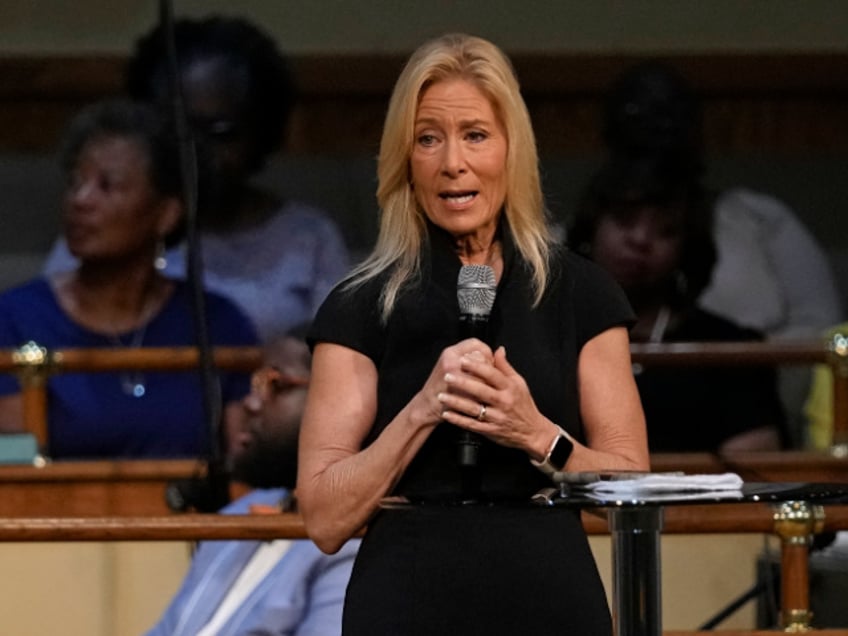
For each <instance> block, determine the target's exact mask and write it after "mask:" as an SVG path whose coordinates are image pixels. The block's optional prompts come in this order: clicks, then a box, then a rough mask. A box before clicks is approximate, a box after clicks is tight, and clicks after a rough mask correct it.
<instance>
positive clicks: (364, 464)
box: [297, 340, 490, 553]
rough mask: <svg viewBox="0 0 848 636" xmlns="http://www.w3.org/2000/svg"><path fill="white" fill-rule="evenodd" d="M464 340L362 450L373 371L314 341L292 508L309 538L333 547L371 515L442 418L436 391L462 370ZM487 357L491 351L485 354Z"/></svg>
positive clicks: (373, 392) (371, 409) (358, 357)
mask: <svg viewBox="0 0 848 636" xmlns="http://www.w3.org/2000/svg"><path fill="white" fill-rule="evenodd" d="M475 349H480V350H484V351H488V350H487V348H486V347H485V345H483V344H482V343H480V342H479V341H473V340H467V341H463V342H462V343H459V344H458V345H455V346H453V347H449V348H448V349H446V350H445V351H444V352H443V353H442V355H441V357H440V358H439V361H438V362H437V363H436V365H435V367H434V369H433V371H432V372H431V374H430V377H429V378H428V379H427V381H426V382H425V384H424V386H423V387H422V388H421V390H420V391H419V392H418V393H417V394H416V395H415V396H414V397H413V398H412V400H410V402H409V403H408V404H407V405H406V406H405V407H404V408H403V409H402V410H401V411H400V412H399V413H398V414H397V416H396V417H395V418H394V419H393V420H392V421H391V422H390V423H389V424H388V425H387V426H386V428H385V429H384V430H383V431H382V432H381V433H380V435H379V436H378V437H377V439H376V440H375V441H374V442H373V443H372V444H370V445H369V446H368V447H367V448H365V449H363V448H362V444H363V440H364V439H365V437H366V435H367V434H368V432H369V431H370V430H371V427H372V426H373V425H374V417H375V414H376V412H377V369H376V368H375V367H374V364H373V362H372V361H371V360H370V359H369V358H368V357H367V356H365V355H363V354H361V353H358V352H356V351H353V350H352V349H348V348H346V347H342V346H339V345H334V344H326V343H322V344H319V345H318V346H317V347H316V348H315V352H314V356H313V360H312V379H311V381H310V387H309V394H308V397H307V402H306V410H305V413H304V417H303V423H302V425H301V432H300V451H299V456H298V479H297V496H298V505H299V507H300V510H301V513H302V514H303V517H304V522H305V523H306V529H307V532H308V533H309V536H310V537H311V538H312V540H313V541H315V543H316V544H317V545H318V547H319V548H321V550H323V551H325V552H330V553H332V552H335V551H337V550H338V549H339V548H340V547H341V546H342V544H343V543H344V542H345V541H346V540H347V539H349V538H350V537H351V536H353V535H354V534H355V533H356V532H357V531H358V530H359V529H360V528H362V527H363V526H364V525H365V524H366V523H367V522H368V520H369V519H370V517H371V516H372V515H373V514H374V512H376V510H377V509H378V507H379V505H380V500H381V499H382V498H383V497H384V496H385V495H386V494H387V493H389V492H390V491H391V489H392V488H393V486H394V485H395V484H396V483H397V481H398V480H399V479H400V477H401V475H403V472H404V470H405V469H406V467H407V466H408V465H409V463H410V462H411V461H412V459H413V457H414V456H415V454H416V453H417V452H418V450H419V449H420V448H421V446H422V445H423V444H424V441H425V440H426V439H427V437H428V436H429V435H430V433H431V432H432V431H433V429H434V428H435V427H436V425H437V424H438V423H439V421H440V420H441V410H442V407H441V404H440V403H439V400H438V395H439V394H440V393H441V392H443V391H445V390H446V384H445V379H444V378H445V376H446V375H447V374H449V373H454V374H457V373H461V371H460V362H459V360H460V359H461V357H462V355H463V353H465V352H468V351H471V350H475ZM489 355H490V354H489Z"/></svg>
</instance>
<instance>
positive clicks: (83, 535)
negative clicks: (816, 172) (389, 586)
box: [0, 337, 848, 636]
mask: <svg viewBox="0 0 848 636" xmlns="http://www.w3.org/2000/svg"><path fill="white" fill-rule="evenodd" d="M631 353H632V357H633V360H634V361H635V362H639V363H641V364H644V365H664V366H670V365H690V366H692V365H714V366H722V365H727V366H734V365H740V364H742V365H769V366H777V365H811V364H820V363H823V364H828V365H830V366H831V368H832V369H833V381H834V437H833V442H834V445H833V452H831V453H816V452H800V451H799V452H778V453H746V454H739V453H736V454H727V455H721V456H719V455H713V454H707V453H695V454H687V455H678V454H674V455H672V454H655V455H653V456H652V470H654V471H666V470H683V471H684V472H687V473H704V472H723V471H727V470H731V471H734V472H738V473H739V474H740V475H741V476H742V477H743V478H744V479H746V480H751V481H768V480H774V481H839V482H843V483H844V482H846V481H848V460H846V454H845V451H846V450H848V347H846V345H845V338H844V337H841V340H839V339H838V338H835V339H833V340H832V341H830V342H827V343H822V342H819V341H814V342H813V341H811V342H781V343H773V342H749V343H717V342H713V343H663V344H639V345H637V344H634V345H632V347H631ZM213 360H214V363H215V365H216V367H217V368H219V369H224V370H234V371H245V372H247V371H251V370H252V369H254V368H256V367H258V366H259V364H260V363H261V352H260V350H259V349H258V348H255V347H219V348H216V349H215V350H214V352H213ZM198 362H199V355H198V352H197V350H196V349H194V348H190V347H177V348H140V349H63V350H56V351H46V350H44V349H42V348H40V347H38V345H37V344H35V343H30V344H28V345H27V346H25V347H22V348H21V349H18V350H15V351H0V372H14V373H17V374H18V377H19V378H20V380H21V384H22V392H23V396H24V408H25V425H26V427H27V429H28V430H31V431H33V432H34V433H35V434H36V437H37V439H38V440H39V443H41V444H42V445H45V444H46V430H47V426H46V390H45V384H46V382H45V381H46V379H47V378H48V377H49V376H50V375H51V374H55V373H65V372H72V371H73V372H103V371H117V370H129V369H138V370H144V371H190V370H192V369H194V368H196V367H197V365H198ZM42 447H44V446H42ZM81 465H82V464H77V467H79V466H81ZM56 469H57V466H56V465H48V466H47V467H45V469H43V470H44V472H43V473H42V474H43V475H44V476H45V479H44V480H43V483H42V484H41V485H46V486H47V489H48V490H49V489H50V488H51V486H50V485H49V484H50V483H54V484H55V483H56V481H55V479H54V480H53V481H51V478H49V477H48V476H49V475H50V474H51V471H53V473H52V474H53V478H56V477H58V473H56V472H55V471H56ZM22 470H23V471H25V472H26V471H36V473H37V471H38V470H39V469H36V468H32V467H0V488H2V486H3V483H4V475H5V485H7V486H8V485H10V484H13V483H14V481H15V478H14V476H13V475H12V473H14V472H15V471H18V472H20V471H22ZM186 470H187V469H186V467H185V466H183V468H182V469H181V472H179V475H176V476H172V478H174V477H176V478H184V477H185V476H186V472H185V471H186ZM10 471H11V472H10ZM201 472H202V471H201ZM191 473H192V474H193V475H197V474H199V472H198V466H197V465H196V464H194V465H193V466H192V467H191ZM33 474H35V473H33ZM31 476H32V475H30V477H31ZM23 480H24V481H26V478H23ZM35 481H40V480H38V479H36V480H35ZM59 481H60V482H61V481H62V479H61V478H60V479H59ZM83 481H84V480H83ZM154 481H155V480H154ZM89 485H90V484H89ZM147 485H148V486H149V485H150V484H147ZM162 485H163V484H162V482H161V481H160V482H158V483H156V486H155V487H156V488H160V490H158V492H159V493H161V494H162V500H161V502H160V504H164V493H163V492H162V490H161V487H162ZM29 487H30V488H33V487H34V485H33V484H30V486H29ZM57 492H58V491H57ZM139 492H141V491H139ZM125 494H126V493H125ZM148 495H149V493H148ZM97 497H100V499H98V500H97V501H98V503H97V505H99V506H100V508H99V509H100V510H103V509H106V510H109V511H110V512H111V514H106V515H103V514H100V515H93V516H68V515H65V516H61V515H60V516H52V515H44V516H37V517H31V516H25V515H24V514H20V512H21V510H25V509H26V506H25V505H23V504H22V505H21V506H19V507H17V506H13V507H16V508H18V512H19V514H18V515H17V516H8V517H5V518H4V517H0V542H3V541H5V542H11V541H182V540H202V539H212V540H220V539H272V538H304V537H305V536H306V534H305V530H304V528H303V524H302V520H301V519H300V517H299V516H298V515H296V514H279V515H253V516H236V515H205V514H188V515H167V516H162V515H161V514H159V511H160V510H161V509H158V508H156V507H154V508H152V509H150V510H147V511H145V513H152V514H147V516H126V514H124V513H125V512H126V511H125V510H124V509H122V508H121V507H120V505H118V506H115V507H113V508H109V506H108V505H106V504H104V500H103V499H102V497H103V493H99V494H98V495H97V496H96V497H95V498H97ZM106 499H108V495H106ZM19 503H20V502H19ZM113 503H114V502H113ZM0 508H2V506H0ZM7 508H8V507H7ZM7 512H8V511H7ZM0 514H3V511H2V510H0ZM115 514H118V515H121V516H114V515H115ZM779 514H780V513H778V512H777V508H776V507H773V506H769V505H767V504H741V505H740V504H735V505H733V506H721V505H710V506H703V505H701V506H699V505H687V506H669V507H667V508H666V510H665V522H664V526H663V532H664V533H672V534H673V533H681V534H700V533H775V534H777V535H778V536H780V537H781V539H782V561H781V566H782V570H783V572H784V574H786V573H789V575H785V576H783V577H782V585H783V589H782V600H783V607H784V608H787V607H788V608H790V611H791V613H792V614H791V616H790V619H789V620H791V621H795V622H796V623H797V624H798V625H801V626H802V627H803V626H804V622H805V620H806V618H807V617H808V614H809V612H808V607H809V605H808V601H809V599H808V589H807V588H808V575H807V563H806V547H807V545H808V544H807V542H808V541H809V539H810V537H811V536H812V535H813V534H815V533H817V532H822V531H824V532H829V531H834V530H845V529H848V506H845V505H840V506H829V507H828V508H827V514H826V515H822V516H820V517H819V516H817V515H813V516H812V517H810V518H809V519H807V520H806V522H809V523H810V524H812V525H809V526H804V525H797V524H796V523H794V522H795V521H797V520H796V519H794V518H790V519H789V520H787V519H786V518H781V517H780V516H779ZM790 517H791V515H790ZM810 519H812V521H810ZM583 521H584V526H585V528H586V530H587V532H589V533H591V534H602V533H606V532H608V531H609V529H608V528H607V525H606V519H605V517H600V516H598V515H595V514H592V513H591V512H584V514H583ZM784 620H786V619H784ZM681 633H682V632H681ZM687 633H689V634H692V632H687ZM744 633H745V634H747V635H749V636H750V635H751V634H754V632H751V631H748V632H744ZM821 633H823V634H824V633H827V632H826V631H825V632H821Z"/></svg>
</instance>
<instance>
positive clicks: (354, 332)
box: [306, 279, 385, 364]
mask: <svg viewBox="0 0 848 636" xmlns="http://www.w3.org/2000/svg"><path fill="white" fill-rule="evenodd" d="M381 289H382V281H381V280H379V279H371V280H369V281H366V282H365V283H363V284H361V285H357V286H355V287H348V286H346V284H345V283H340V284H339V285H337V286H336V287H335V288H334V289H333V290H332V291H331V292H330V294H329V295H328V296H327V298H326V299H325V300H324V302H323V303H322V304H321V306H320V307H319V308H318V312H317V313H316V315H315V319H314V320H313V322H312V326H311V327H310V329H309V333H308V334H307V338H306V340H307V342H308V343H309V347H310V348H311V349H314V348H315V345H316V344H318V343H319V342H328V343H332V344H338V345H341V346H343V347H348V348H349V349H353V350H354V351H358V352H360V353H362V354H364V355H366V356H368V357H369V358H371V359H372V360H373V361H374V362H375V364H376V363H377V361H378V360H379V359H380V358H381V357H382V355H383V348H384V346H385V336H384V331H385V329H384V326H383V325H382V324H381V320H380V291H381Z"/></svg>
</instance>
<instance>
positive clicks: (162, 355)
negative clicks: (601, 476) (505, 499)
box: [0, 334, 848, 455]
mask: <svg viewBox="0 0 848 636" xmlns="http://www.w3.org/2000/svg"><path fill="white" fill-rule="evenodd" d="M631 353H632V357H633V361H634V362H639V363H641V364H644V365H646V366H648V365H650V366H658V365H663V366H681V365H683V366H704V365H713V366H735V365H761V366H778V365H813V364H827V365H829V366H830V368H831V369H832V371H833V373H832V377H833V395H834V401H833V423H834V425H833V438H832V447H833V450H834V453H837V454H843V455H848V337H846V336H845V335H842V334H837V335H836V336H834V337H833V338H832V339H831V340H829V341H827V342H822V341H787V342H705V343H658V344H633V345H631ZM198 360H199V355H198V352H197V350H196V349H194V348H192V347H172V348H155V347H144V348H137V349H105V348H104V349H57V350H54V351H48V350H47V349H45V348H43V347H41V346H39V345H38V343H34V342H30V343H27V344H26V345H24V346H22V347H20V348H19V349H16V350H4V351H0V372H14V373H16V374H17V375H18V377H19V379H20V383H21V393H22V396H23V409H24V414H23V418H24V421H23V425H24V428H25V430H27V431H30V432H32V433H33V434H34V435H35V437H36V439H37V440H38V443H39V444H40V445H41V447H42V448H46V447H47V397H46V380H47V378H48V377H49V376H50V375H51V374H55V373H67V372H99V371H118V370H140V371H186V370H191V369H193V368H196V367H197V365H198ZM213 360H214V363H215V365H216V367H218V368H220V369H225V370H240V371H251V370H252V369H254V368H256V367H258V366H259V364H260V362H261V353H260V350H259V349H258V348H255V347H218V348H216V349H215V350H214V352H213Z"/></svg>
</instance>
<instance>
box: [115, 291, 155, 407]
mask: <svg viewBox="0 0 848 636" xmlns="http://www.w3.org/2000/svg"><path fill="white" fill-rule="evenodd" d="M150 304H151V303H150V301H147V302H146V303H145V306H144V307H142V310H141V313H140V314H139V318H140V320H139V321H140V323H141V325H140V326H139V327H138V328H136V329H135V330H134V331H132V333H131V335H130V340H129V342H128V343H127V344H124V342H123V340H121V336H120V335H119V334H118V332H117V331H116V330H113V331H112V333H110V334H109V335H108V336H107V338H108V340H109V342H110V343H111V344H112V345H113V346H115V347H120V348H127V349H138V348H140V347H141V346H142V344H144V336H145V335H146V334H147V325H149V324H150V316H149V314H150V311H149V309H148V307H149V305H150ZM121 388H122V389H123V391H124V393H126V394H127V395H131V396H133V397H136V398H140V397H144V394H145V393H147V385H146V384H145V379H144V374H143V373H142V372H141V371H124V372H123V373H121Z"/></svg>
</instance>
